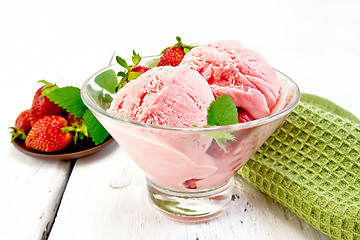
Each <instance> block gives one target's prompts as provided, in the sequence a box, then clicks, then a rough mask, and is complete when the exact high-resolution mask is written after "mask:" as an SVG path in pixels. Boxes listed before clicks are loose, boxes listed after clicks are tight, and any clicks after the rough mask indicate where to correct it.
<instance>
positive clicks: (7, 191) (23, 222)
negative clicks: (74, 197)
mask: <svg viewBox="0 0 360 240" xmlns="http://www.w3.org/2000/svg"><path fill="white" fill-rule="evenodd" d="M7 144H9V143H7ZM4 153H5V157H4V158H3V159H2V161H3V164H2V167H1V168H0V182H1V186H2V192H3V194H2V196H1V198H0V212H1V218H0V239H29V240H30V239H31V240H38V239H45V238H46V237H47V235H48V232H49V231H50V228H51V226H52V223H53V220H54V218H55V215H56V212H57V209H58V206H59V204H60V201H61V197H62V195H63V192H64V189H65V186H66V183H67V180H68V176H69V174H70V171H71V164H70V162H69V161H68V162H64V161H52V160H51V161H49V160H41V159H36V158H32V157H29V156H27V155H24V154H23V153H21V152H19V151H17V150H16V149H15V148H14V147H13V146H10V147H9V148H6V150H5V151H3V154H4Z"/></svg>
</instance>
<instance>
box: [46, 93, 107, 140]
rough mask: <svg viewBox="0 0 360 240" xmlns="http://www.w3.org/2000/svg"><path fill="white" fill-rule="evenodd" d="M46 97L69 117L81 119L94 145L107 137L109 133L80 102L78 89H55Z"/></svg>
mask: <svg viewBox="0 0 360 240" xmlns="http://www.w3.org/2000/svg"><path fill="white" fill-rule="evenodd" d="M105 96H106V95H105ZM47 97H48V98H49V99H50V100H51V101H53V102H54V103H56V104H57V105H59V106H60V107H62V108H63V109H65V110H66V111H67V112H69V113H70V114H71V115H74V116H75V117H78V118H82V119H83V122H84V124H85V126H86V130H87V131H88V134H89V136H90V137H91V140H92V141H93V142H94V143H95V145H98V144H100V143H102V142H103V141H104V140H105V139H106V138H107V137H108V135H109V133H108V132H107V131H106V130H105V128H104V127H103V126H102V125H101V123H100V122H99V121H98V120H97V119H96V117H95V116H94V115H93V114H92V112H91V111H90V110H89V109H88V107H87V106H86V105H85V104H84V102H83V101H82V99H81V95H80V89H79V88H77V87H71V86H69V87H62V88H57V89H54V90H53V91H51V92H50V93H49V94H48V95H47ZM83 128H85V127H83ZM86 135H87V134H85V136H86ZM81 138H82V137H81ZM81 138H80V139H81Z"/></svg>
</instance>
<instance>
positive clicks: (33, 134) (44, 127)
mask: <svg viewBox="0 0 360 240" xmlns="http://www.w3.org/2000/svg"><path fill="white" fill-rule="evenodd" d="M64 127H67V122H66V120H65V118H63V117H61V116H58V115H51V116H45V117H43V118H41V119H39V120H38V121H37V122H36V123H35V124H34V126H33V127H32V128H31V130H30V132H29V133H28V135H27V136H26V139H25V146H26V147H28V148H31V149H35V150H38V151H41V152H57V151H61V150H63V149H64V148H65V147H66V146H67V145H68V144H69V143H70V142H71V140H72V137H73V136H72V134H71V133H70V132H68V131H64V130H62V128H64Z"/></svg>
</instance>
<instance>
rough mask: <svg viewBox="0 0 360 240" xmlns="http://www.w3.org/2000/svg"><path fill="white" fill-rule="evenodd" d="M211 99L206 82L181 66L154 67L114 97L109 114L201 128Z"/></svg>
mask: <svg viewBox="0 0 360 240" xmlns="http://www.w3.org/2000/svg"><path fill="white" fill-rule="evenodd" d="M213 100H214V97H213V94H212V92H211V89H210V87H209V85H208V84H207V82H206V80H205V79H204V78H203V77H202V76H201V75H200V74H199V73H198V72H196V71H194V70H191V69H189V68H187V67H186V66H183V67H170V66H166V67H157V68H153V69H151V70H149V71H147V72H145V73H143V74H142V75H141V76H140V77H139V78H138V79H136V80H133V81H131V82H130V83H128V84H126V85H125V86H124V87H123V88H121V89H120V90H119V92H118V93H117V94H116V96H115V98H114V100H113V102H112V104H111V107H110V109H109V112H111V113H113V114H115V115H117V116H119V117H122V118H126V119H130V120H135V121H139V122H143V123H149V124H157V125H164V126H173V127H190V126H192V125H197V126H204V125H206V124H207V119H206V115H207V109H208V107H209V105H210V103H211V102H212V101H213Z"/></svg>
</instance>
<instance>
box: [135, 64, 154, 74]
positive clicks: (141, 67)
mask: <svg viewBox="0 0 360 240" xmlns="http://www.w3.org/2000/svg"><path fill="white" fill-rule="evenodd" d="M149 69H150V68H148V67H144V66H140V65H138V66H136V67H134V68H133V69H132V70H131V71H132V72H138V73H144V72H146V71H147V70H149Z"/></svg>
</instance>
